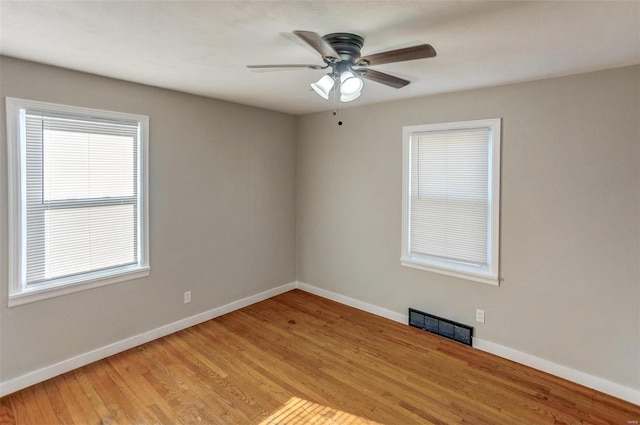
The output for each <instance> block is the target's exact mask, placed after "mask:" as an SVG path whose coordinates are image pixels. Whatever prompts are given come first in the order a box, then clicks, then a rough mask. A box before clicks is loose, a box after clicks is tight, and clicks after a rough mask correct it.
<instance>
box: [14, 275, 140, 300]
mask: <svg viewBox="0 0 640 425" xmlns="http://www.w3.org/2000/svg"><path fill="white" fill-rule="evenodd" d="M149 273H150V268H149V266H145V267H136V268H135V269H132V270H127V271H121V272H119V273H118V274H112V275H108V276H100V277H94V278H92V279H90V280H86V279H85V280H81V281H79V282H73V283H67V284H64V285H50V286H44V285H43V286H39V287H35V288H28V289H25V290H23V291H20V292H15V293H10V294H9V307H14V306H18V305H22V304H29V303H32V302H36V301H41V300H46V299H48V298H54V297H59V296H61V295H68V294H72V293H74V292H80V291H86V290H88V289H93V288H99V287H101V286H106V285H111V284H114V283H120V282H124V281H127V280H133V279H139V278H141V277H146V276H149Z"/></svg>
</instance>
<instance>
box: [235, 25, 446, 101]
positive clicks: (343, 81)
mask: <svg viewBox="0 0 640 425" xmlns="http://www.w3.org/2000/svg"><path fill="white" fill-rule="evenodd" d="M293 34H295V35H296V36H297V37H298V38H300V39H301V40H303V41H304V42H305V43H307V44H308V45H309V46H311V47H312V48H313V49H314V50H315V51H316V52H318V53H319V54H320V56H321V57H322V60H323V62H324V63H325V65H324V66H322V65H313V64H312V65H300V64H296V65H247V67H248V68H251V69H261V68H262V69H268V68H271V69H273V68H283V69H286V68H308V69H327V68H331V72H330V73H328V74H325V75H323V76H322V77H321V78H320V79H319V80H318V81H316V82H315V83H311V88H312V89H313V90H314V91H315V92H316V93H318V95H319V96H320V97H322V98H323V99H326V100H328V99H329V94H330V93H331V91H332V90H333V89H334V87H335V85H336V81H339V82H340V101H341V102H351V101H353V100H356V99H357V98H358V97H360V95H361V94H362V88H363V86H364V83H363V81H362V78H365V79H367V80H371V81H375V82H377V83H380V84H384V85H386V86H389V87H393V88H396V89H399V88H402V87H404V86H406V85H408V84H409V83H410V81H409V80H405V79H403V78H399V77H395V76H393V75H391V74H387V73H384V72H380V71H376V70H373V69H370V68H368V67H369V66H372V65H381V64H385V63H393V62H401V61H408V60H414V59H425V58H431V57H434V56H436V51H435V49H434V48H433V47H432V46H431V45H429V44H419V45H417V46H412V47H406V48H403V49H396V50H389V51H386V52H382V53H377V54H374V55H370V56H361V54H360V49H362V46H363V45H364V38H362V37H360V36H359V35H356V34H351V33H346V32H339V33H332V34H327V35H325V36H324V37H321V36H320V35H318V34H316V33H315V32H311V31H294V32H293Z"/></svg>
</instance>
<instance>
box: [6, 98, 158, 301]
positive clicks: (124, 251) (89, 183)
mask: <svg viewBox="0 0 640 425" xmlns="http://www.w3.org/2000/svg"><path fill="white" fill-rule="evenodd" d="M7 134H8V139H9V140H8V147H9V156H8V159H9V223H10V226H9V229H10V231H9V245H10V250H9V281H10V285H9V305H10V306H12V305H18V304H23V303H25V302H31V301H37V300H40V299H44V298H49V297H51V296H58V295H64V294H67V293H71V292H76V291H78V290H83V289H89V288H93V287H97V286H103V285H106V284H109V283H116V282H120V281H123V280H129V279H135V278H138V277H143V276H147V275H148V274H149V260H148V232H147V228H148V213H147V205H148V202H147V195H146V193H147V186H148V179H147V157H148V155H147V146H148V145H147V143H148V140H147V138H148V117H145V116H141V115H132V114H125V113H119V112H110V111H101V110H95V109H87V108H79V107H73V106H66V105H57V104H52V103H44V102H36V101H30V100H24V99H14V98H7Z"/></svg>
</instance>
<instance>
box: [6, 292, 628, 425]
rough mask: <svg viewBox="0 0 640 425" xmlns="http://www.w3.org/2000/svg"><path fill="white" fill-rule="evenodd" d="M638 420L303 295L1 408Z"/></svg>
mask: <svg viewBox="0 0 640 425" xmlns="http://www.w3.org/2000/svg"><path fill="white" fill-rule="evenodd" d="M639 420H640V407H639V406H635V405H633V404H630V403H627V402H624V401H622V400H618V399H615V398H613V397H609V396H607V395H604V394H602V393H598V392H596V391H593V390H590V389H587V388H584V387H581V386H579V385H576V384H573V383H570V382H567V381H564V380H562V379H559V378H556V377H553V376H550V375H547V374H545V373H542V372H539V371H536V370H534V369H531V368H528V367H525V366H521V365H518V364H516V363H513V362H510V361H508V360H504V359H500V358H498V357H495V356H492V355H490V354H487V353H484V352H481V351H478V350H474V349H471V348H469V347H466V346H463V345H460V344H457V343H455V342H450V341H447V340H445V339H442V338H439V337H436V336H433V335H430V334H428V333H426V332H423V331H420V330H418V329H414V328H411V327H408V326H406V325H402V324H399V323H395V322H392V321H389V320H386V319H383V318H380V317H377V316H373V315H371V314H368V313H365V312H362V311H359V310H356V309H353V308H350V307H346V306H344V305H340V304H337V303H334V302H332V301H329V300H326V299H323V298H319V297H316V296H314V295H311V294H308V293H305V292H302V291H299V290H294V291H291V292H288V293H285V294H282V295H279V296H277V297H274V298H271V299H269V300H266V301H263V302H260V303H258V304H254V305H251V306H249V307H246V308H243V309H241V310H238V311H235V312H233V313H230V314H227V315H225V316H222V317H219V318H216V319H214V320H210V321H208V322H205V323H202V324H200V325H197V326H194V327H192V328H189V329H186V330H184V331H181V332H178V333H175V334H173V335H170V336H167V337H165V338H161V339H159V340H156V341H153V342H150V343H147V344H144V345H142V346H140V347H137V348H134V349H131V350H128V351H126V352H123V353H121V354H118V355H115V356H112V357H109V358H107V359H105V360H102V361H99V362H96V363H93V364H90V365H88V366H85V367H82V368H80V369H77V370H74V371H72V372H68V373H65V374H64V375H61V376H58V377H56V378H53V379H50V380H48V381H46V382H43V383H41V384H37V385H34V386H32V387H30V388H27V389H25V390H22V391H20V392H17V393H14V394H11V395H9V396H7V397H4V398H2V399H0V423H2V424H14V423H15V424H37V425H43V424H59V423H60V424H61V423H68V424H72V423H73V424H158V423H159V424H264V425H266V424H300V425H303V424H349V425H355V424H389V425H396V424H398V425H399V424H457V423H468V424H491V425H494V424H527V425H537V424H616V425H619V424H622V425H627V424H631V423H634V421H639ZM635 423H637V422H635Z"/></svg>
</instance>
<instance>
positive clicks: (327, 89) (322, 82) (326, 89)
mask: <svg viewBox="0 0 640 425" xmlns="http://www.w3.org/2000/svg"><path fill="white" fill-rule="evenodd" d="M311 88H312V89H313V90H314V91H315V92H316V93H318V94H319V95H320V97H322V98H324V99H327V100H328V99H329V93H331V89H332V88H333V77H332V76H331V74H326V75H323V76H322V78H320V79H319V80H318V81H316V82H315V83H311Z"/></svg>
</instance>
